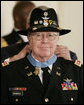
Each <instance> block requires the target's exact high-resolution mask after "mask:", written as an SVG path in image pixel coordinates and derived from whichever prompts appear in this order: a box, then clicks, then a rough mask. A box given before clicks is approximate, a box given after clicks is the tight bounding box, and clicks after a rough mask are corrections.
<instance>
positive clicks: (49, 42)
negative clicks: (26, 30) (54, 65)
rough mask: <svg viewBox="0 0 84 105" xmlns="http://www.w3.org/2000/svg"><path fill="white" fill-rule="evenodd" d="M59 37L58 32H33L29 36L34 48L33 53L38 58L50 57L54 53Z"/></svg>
mask: <svg viewBox="0 0 84 105" xmlns="http://www.w3.org/2000/svg"><path fill="white" fill-rule="evenodd" d="M58 39H59V33H58V32H34V33H31V35H30V36H28V40H29V44H30V47H31V49H32V55H33V56H34V57H35V58H37V59H38V58H40V57H41V58H47V59H49V58H50V57H52V56H53V55H54V52H55V49H56V45H57V42H58Z"/></svg>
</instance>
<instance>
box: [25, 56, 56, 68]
mask: <svg viewBox="0 0 84 105" xmlns="http://www.w3.org/2000/svg"><path fill="white" fill-rule="evenodd" d="M27 58H28V60H29V61H30V63H31V64H32V65H33V66H34V67H40V68H45V67H47V66H48V67H49V66H50V65H51V64H53V63H54V62H55V61H56V60H57V56H56V55H54V56H53V57H52V58H50V59H49V60H47V61H46V62H39V61H36V60H35V59H34V58H33V57H32V54H29V55H28V56H27Z"/></svg>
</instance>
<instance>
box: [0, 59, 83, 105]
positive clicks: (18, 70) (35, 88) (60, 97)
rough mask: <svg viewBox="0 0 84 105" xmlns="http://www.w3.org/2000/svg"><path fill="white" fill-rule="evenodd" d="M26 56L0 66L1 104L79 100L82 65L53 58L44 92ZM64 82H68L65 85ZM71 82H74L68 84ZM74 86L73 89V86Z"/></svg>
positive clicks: (62, 102) (70, 101)
mask: <svg viewBox="0 0 84 105" xmlns="http://www.w3.org/2000/svg"><path fill="white" fill-rule="evenodd" d="M34 71H35V67H33V66H32V65H31V64H30V62H29V61H28V59H27V57H25V58H24V59H21V60H18V61H15V62H12V63H10V64H9V65H7V66H5V67H2V70H1V77H2V78H1V101H2V102H1V103H2V104H45V103H47V104H79V103H82V99H83V97H82V95H83V93H82V90H83V87H82V84H83V78H82V75H83V74H82V67H79V66H77V65H75V64H74V62H73V61H69V60H65V59H63V58H57V61H56V62H55V63H54V64H53V69H52V72H51V78H50V82H49V85H48V88H47V91H46V93H45V94H44V93H43V85H42V84H41V82H40V79H39V76H38V75H36V74H35V73H34ZM67 84H68V85H67ZM71 84H72V85H73V84H75V85H73V86H72V87H71ZM74 86H75V89H74Z"/></svg>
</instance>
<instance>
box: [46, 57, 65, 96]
mask: <svg viewBox="0 0 84 105" xmlns="http://www.w3.org/2000/svg"><path fill="white" fill-rule="evenodd" d="M62 72H63V71H62V69H61V67H60V62H59V58H57V61H56V62H55V63H54V64H53V68H52V72H51V78H50V83H49V86H48V90H47V92H46V95H47V94H48V93H49V91H50V90H52V89H55V90H57V91H60V89H61V74H62Z"/></svg>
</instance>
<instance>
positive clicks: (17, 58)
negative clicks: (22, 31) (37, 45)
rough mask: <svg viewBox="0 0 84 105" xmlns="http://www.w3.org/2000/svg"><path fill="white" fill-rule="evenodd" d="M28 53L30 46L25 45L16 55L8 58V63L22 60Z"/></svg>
mask: <svg viewBox="0 0 84 105" xmlns="http://www.w3.org/2000/svg"><path fill="white" fill-rule="evenodd" d="M30 51H31V48H30V46H29V45H26V46H25V47H24V48H23V49H22V50H21V51H20V52H19V53H18V54H17V55H14V56H13V57H10V62H13V61H16V60H19V59H22V58H24V57H25V56H26V54H27V53H30Z"/></svg>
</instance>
